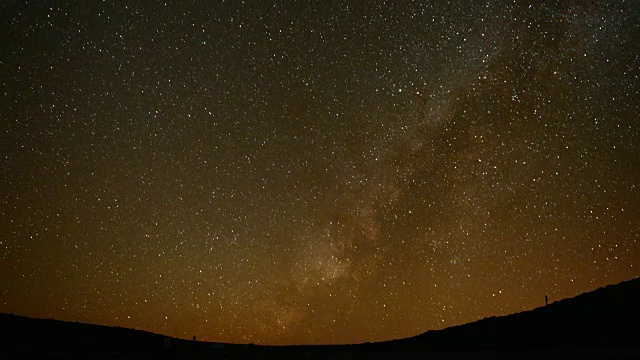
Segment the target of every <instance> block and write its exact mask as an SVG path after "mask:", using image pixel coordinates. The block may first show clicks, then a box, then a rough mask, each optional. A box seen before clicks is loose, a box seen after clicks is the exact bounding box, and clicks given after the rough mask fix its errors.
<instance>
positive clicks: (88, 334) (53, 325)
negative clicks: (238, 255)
mask: <svg viewBox="0 0 640 360" xmlns="http://www.w3.org/2000/svg"><path fill="white" fill-rule="evenodd" d="M638 304H640V278H636V279H634V280H630V281H626V282H623V283H620V284H617V285H611V286H607V287H604V288H601V289H598V290H595V291H593V292H590V293H585V294H582V295H579V296H577V297H575V298H571V299H565V300H562V301H558V302H553V303H550V304H548V305H545V306H542V307H540V308H537V309H534V310H531V311H526V312H522V313H517V314H513V315H509V316H504V317H491V318H486V319H483V320H480V321H477V322H474V323H469V324H465V325H460V326H455V327H451V328H447V329H444V330H438V331H429V332H426V333H424V334H421V335H417V336H415V337H411V338H407V339H401V340H394V341H387V342H380V343H366V344H358V345H325V346H306V345H300V346H256V345H238V344H221V343H211V342H201V341H191V340H183V339H175V338H170V337H167V336H164V335H159V334H153V333H150V332H145V331H140V330H131V329H125V328H120V327H108V326H101V325H89V324H82V323H73V322H64V321H58V320H43V319H32V318H28V317H23V316H17V315H12V314H0V323H1V324H2V334H4V335H3V336H2V337H0V338H1V340H0V358H2V359H13V358H34V359H42V358H46V359H51V358H56V359H80V358H82V359H87V358H91V359H270V358H278V359H281V358H289V359H399V358H411V359H414V358H420V359H461V358H464V359H479V358H486V359H495V358H505V359H506V358H515V357H518V358H522V357H525V358H534V357H535V358H541V357H547V358H548V357H552V358H558V357H560V358H580V359H583V358H589V359H611V358H640V348H639V347H640V330H639V329H638V322H639V321H638V320H640V319H639V312H640V311H639V309H638Z"/></svg>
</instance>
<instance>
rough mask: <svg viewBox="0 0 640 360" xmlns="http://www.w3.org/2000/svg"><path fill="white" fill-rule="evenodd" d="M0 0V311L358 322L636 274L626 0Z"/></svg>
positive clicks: (638, 19)
mask: <svg viewBox="0 0 640 360" xmlns="http://www.w3.org/2000/svg"><path fill="white" fill-rule="evenodd" d="M328 3H331V4H328ZM445 4H446V5H445ZM0 13H1V26H2V32H1V33H2V38H3V39H2V44H3V45H2V49H3V51H2V52H1V54H0V59H1V64H0V72H1V79H2V81H1V83H2V91H1V98H2V100H1V102H2V103H1V106H0V111H1V113H0V114H1V115H2V125H1V126H2V157H3V161H2V172H3V176H2V193H3V204H2V225H1V226H2V229H3V230H2V236H1V239H0V250H1V251H0V255H1V261H0V271H1V280H0V284H1V285H0V291H1V293H0V312H7V313H16V314H21V315H26V316H32V317H41V318H54V319H60V320H69V321H79V322H87V323H97V324H104V325H110V326H122V327H129V328H137V329H143V330H147V331H152V332H156V333H162V334H166V335H170V336H176V337H181V338H191V337H192V336H194V335H196V336H197V337H198V339H199V340H208V341H220V342H234V343H256V344H300V343H309V344H319V343H359V342H365V341H378V340H386V339H395V338H400V337H408V336H412V335H415V334H418V333H421V332H425V331H428V330H431V329H441V328H444V327H448V326H452V325H457V324H462V323H466V322H470V321H475V320H478V319H481V318H483V317H489V316H499V315H506V314H510V313H514V312H520V311H524V310H529V309H533V308H535V307H538V306H542V305H544V296H545V295H548V296H549V300H550V301H557V300H560V299H563V298H567V297H572V296H575V295H577V294H580V293H583V292H586V291H591V290H594V289H596V288H598V287H601V286H605V285H608V284H613V283H618V282H620V281H623V280H628V279H632V278H635V277H638V276H640V220H638V219H640V189H639V187H640V120H639V119H640V117H639V114H640V95H639V91H640V79H639V77H640V51H639V49H640V2H638V1H626V2H625V1H606V2H604V1H603V2H597V1H566V2H564V1H558V2H555V3H554V4H553V5H540V4H538V2H534V3H533V4H532V5H529V4H527V3H526V2H525V1H516V2H511V3H508V2H507V1H497V2H495V3H493V2H485V1H447V2H445V1H438V2H437V4H436V2H433V4H429V3H428V2H404V3H400V2H395V1H393V2H390V3H387V4H383V3H374V2H366V3H362V4H350V5H347V4H344V3H342V4H341V3H337V2H324V1H322V2H284V3H278V4H277V5H273V4H272V3H268V2H263V1H261V2H259V4H251V5H249V4H240V3H237V2H235V1H232V2H226V3H223V4H218V5H214V4H208V3H207V2H204V1H203V2H199V3H197V5H193V4H192V5H185V4H184V3H177V2H175V1H167V2H161V1H142V2H140V4H138V3H137V2H129V1H121V2H118V4H117V5H114V4H108V3H107V4H105V3H102V2H98V1H90V2H86V3H83V5H77V3H75V2H73V3H68V2H63V1H34V2H31V3H30V4H28V5H25V4H24V3H23V2H22V1H7V2H5V3H3V5H0Z"/></svg>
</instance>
